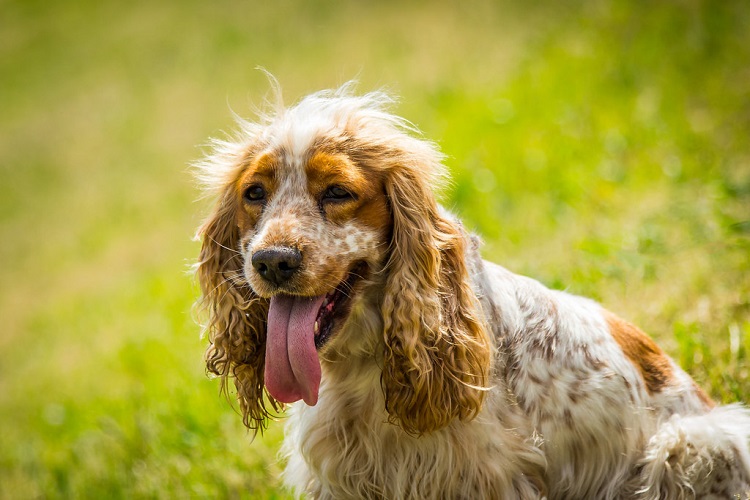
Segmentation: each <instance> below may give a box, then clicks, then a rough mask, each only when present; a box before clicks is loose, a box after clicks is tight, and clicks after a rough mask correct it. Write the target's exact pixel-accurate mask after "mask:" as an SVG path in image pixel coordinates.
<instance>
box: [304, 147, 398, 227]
mask: <svg viewBox="0 0 750 500" xmlns="http://www.w3.org/2000/svg"><path fill="white" fill-rule="evenodd" d="M305 173H306V175H307V180H308V181H307V182H308V191H309V192H310V194H311V195H312V196H313V197H314V198H315V199H320V198H321V197H322V196H323V193H324V192H325V191H326V190H327V189H328V188H329V187H331V186H340V187H342V188H344V189H346V190H347V191H349V192H350V193H352V194H353V195H354V200H352V201H351V202H344V203H330V204H328V205H326V206H324V207H323V208H324V210H325V213H326V217H327V218H329V219H330V220H331V221H333V222H337V223H345V222H347V221H350V220H354V219H356V220H357V221H358V222H360V223H362V224H364V225H365V226H367V227H369V228H372V229H375V230H378V231H379V233H380V235H381V237H383V238H385V237H387V236H388V234H389V232H390V225H391V222H390V220H391V217H390V213H389V211H388V204H387V201H386V197H385V187H384V182H383V179H382V177H383V175H382V174H381V173H379V172H367V173H365V172H364V171H363V170H362V169H361V168H360V167H358V166H357V165H356V164H354V163H353V162H352V161H351V160H350V159H349V158H348V156H347V155H345V154H337V153H328V152H324V151H317V152H315V154H313V155H312V157H311V158H310V160H309V161H308V162H307V165H306V166H305Z"/></svg>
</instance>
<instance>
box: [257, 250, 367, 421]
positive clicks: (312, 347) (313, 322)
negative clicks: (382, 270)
mask: <svg viewBox="0 0 750 500" xmlns="http://www.w3.org/2000/svg"><path fill="white" fill-rule="evenodd" d="M367 273H368V267H367V265H366V264H364V263H360V264H358V265H356V266H354V267H353V268H352V270H351V271H349V274H348V275H347V277H346V278H345V279H344V280H343V281H342V282H341V283H339V284H338V286H337V287H336V288H335V289H333V290H332V291H330V292H328V293H327V294H325V295H319V296H316V297H299V296H293V295H284V294H278V295H274V296H273V297H271V302H270V304H269V307H268V323H267V328H266V357H265V363H266V364H265V374H264V377H265V384H266V389H267V390H268V392H269V394H271V396H273V397H274V398H275V399H277V400H278V401H281V402H282V403H293V402H294V401H298V400H300V399H304V400H305V402H306V403H307V404H308V405H310V406H313V405H315V404H316V403H317V402H318V389H319V387H320V379H321V368H320V360H319V359H318V350H319V349H321V348H322V347H323V346H324V345H326V343H328V341H329V340H330V339H331V338H332V337H334V336H335V334H336V332H337V331H339V330H340V329H341V327H342V326H343V324H344V323H345V322H346V319H347V317H348V316H349V314H350V313H351V309H352V297H353V296H354V295H355V294H356V293H357V291H358V290H357V285H358V284H359V283H361V282H362V281H363V280H364V278H365V277H366V274H367Z"/></svg>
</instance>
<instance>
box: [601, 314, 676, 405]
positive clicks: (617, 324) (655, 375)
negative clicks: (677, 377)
mask: <svg viewBox="0 0 750 500" xmlns="http://www.w3.org/2000/svg"><path fill="white" fill-rule="evenodd" d="M604 319H605V320H606V321H607V324H608V325H609V331H610V334H611V335H612V338H614V339H615V342H617V343H618V344H619V345H620V348H621V349H622V352H623V353H625V356H627V357H628V359H629V360H630V361H631V362H632V363H633V364H634V365H635V367H636V368H637V369H638V371H639V372H640V373H641V376H642V377H643V381H644V382H645V383H646V389H647V390H648V392H649V394H653V393H655V392H660V391H661V390H662V389H663V388H664V387H665V386H667V385H669V384H670V383H671V382H672V381H673V380H674V372H673V370H672V363H671V362H670V360H669V357H667V355H666V354H665V353H664V351H662V350H661V348H659V346H658V345H656V342H654V341H653V340H652V339H651V337H649V336H648V335H646V334H645V333H644V332H643V331H641V330H640V329H638V328H637V327H635V326H633V325H631V324H630V323H628V322H627V321H625V320H623V319H621V318H618V317H617V316H615V315H614V314H612V313H610V312H608V311H604Z"/></svg>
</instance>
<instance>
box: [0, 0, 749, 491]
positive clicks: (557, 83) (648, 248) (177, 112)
mask: <svg viewBox="0 0 750 500" xmlns="http://www.w3.org/2000/svg"><path fill="white" fill-rule="evenodd" d="M2 10H3V15H2V16H0V86H1V89H2V91H1V92H0V109H2V110H3V112H2V113H0V176H1V177H0V178H1V179H2V182H0V237H2V242H3V243H2V245H0V261H1V262H2V266H0V318H2V323H3V329H2V331H1V333H0V497H2V498H6V497H8V498H30V497H39V496H44V497H53V498H56V497H71V496H73V497H89V498H118V497H128V498H130V497H154V496H156V497H184V496H206V497H243V496H244V497H249V498H254V497H273V496H274V495H277V496H278V495H281V494H280V493H278V492H279V486H278V485H279V482H278V472H279V469H280V466H279V465H278V464H277V463H276V458H275V454H276V450H277V448H278V443H279V440H280V436H281V432H282V429H281V424H274V425H272V426H271V428H270V430H269V431H268V433H267V434H266V435H265V436H262V437H260V436H259V437H258V438H257V439H256V440H255V441H254V442H252V443H251V442H250V436H249V435H248V434H247V432H246V431H245V430H244V429H243V428H242V425H241V420H240V418H239V416H238V415H237V414H236V413H235V412H234V411H233V409H232V408H231V406H230V405H229V404H228V403H227V402H226V401H224V400H223V398H222V397H221V396H220V395H219V393H218V383H217V382H216V381H213V380H209V379H208V378H207V377H206V376H205V373H204V370H203V367H202V361H201V356H202V351H203V349H204V342H203V341H202V340H201V339H200V338H199V327H198V326H197V325H196V323H195V321H194V318H193V315H192V312H191V304H192V302H193V300H194V299H195V298H196V294H197V291H196V287H195V285H194V283H193V282H192V280H191V278H190V276H189V275H188V268H189V265H190V263H191V262H192V261H193V259H194V258H195V256H196V255H197V252H198V246H197V244H196V243H195V242H192V241H191V237H192V233H193V231H194V229H195V227H196V226H197V225H198V223H199V222H200V219H201V216H202V214H204V213H205V212H206V210H207V208H208V207H207V206H206V204H205V203H203V202H195V201H194V200H196V199H197V198H198V193H197V192H196V190H195V187H194V185H193V182H192V180H191V179H190V177H189V174H188V170H187V164H188V163H189V162H190V161H192V160H195V159H196V158H198V157H199V156H200V155H201V151H200V148H199V147H197V145H200V144H201V143H203V142H205V140H206V138H207V137H209V136H211V135H218V134H219V133H220V130H222V129H224V130H226V129H231V127H232V124H231V112H230V108H232V109H233V110H234V111H236V112H238V113H239V114H241V115H245V116H250V115H251V105H252V104H253V103H259V102H260V101H261V99H262V96H263V94H264V93H265V92H266V91H267V83H266V82H265V77H264V76H263V74H262V73H260V72H258V71H256V70H255V67H256V66H263V67H266V68H267V69H269V70H270V71H272V72H273V73H274V74H276V76H277V77H278V78H279V80H280V81H281V83H282V86H283V87H284V89H285V94H286V96H287V99H288V100H289V101H293V100H294V99H295V98H297V97H299V96H301V95H303V94H304V93H307V92H310V91H313V90H317V89H320V88H325V87H333V86H336V85H339V84H341V83H343V82H344V81H346V80H348V79H350V78H353V77H358V78H359V79H360V80H361V82H362V83H361V88H362V89H363V90H369V89H372V88H378V87H381V86H388V87H390V88H391V89H393V90H394V91H396V92H398V93H399V94H401V96H402V102H401V104H400V105H399V106H398V109H397V112H399V113H400V114H402V115H404V116H405V117H407V118H408V119H410V120H412V121H413V122H415V123H416V124H417V125H418V126H419V127H420V128H422V129H423V130H424V131H425V135H426V137H428V138H430V139H434V140H436V141H437V142H438V143H439V144H440V145H441V147H442V149H443V150H444V151H445V152H446V153H447V154H448V155H449V159H448V161H447V163H448V166H449V167H450V169H451V171H452V173H453V177H454V182H453V184H452V186H451V188H450V189H448V190H447V191H446V192H445V194H444V201H445V204H446V205H447V206H449V207H450V208H451V209H453V210H454V211H456V212H458V213H460V214H461V216H462V218H463V219H464V221H465V222H466V224H467V226H469V227H470V228H473V229H474V230H476V231H478V232H479V233H480V234H481V235H482V236H483V238H484V240H485V250H484V253H485V256H486V257H487V258H489V259H491V260H494V261H496V262H499V263H502V264H503V265H506V266H507V267H509V268H510V269H512V270H515V271H518V272H521V273H524V274H528V275H531V276H533V277H535V278H537V279H540V280H541V281H543V282H544V283H546V284H547V285H549V286H552V287H555V288H560V289H568V290H569V291H571V292H574V293H579V294H583V295H587V296H591V297H594V298H596V299H597V300H600V301H601V302H603V303H604V304H605V306H607V307H608V308H610V309H612V310H614V311H616V312H617V313H618V314H620V315H622V316H624V317H626V318H628V319H630V320H632V321H634V322H635V323H637V324H638V325H640V326H642V327H643V328H644V329H645V330H647V331H648V332H650V333H651V334H652V335H653V336H654V337H655V338H656V339H657V340H658V341H659V343H660V344H661V345H662V346H664V347H665V349H667V351H668V352H669V353H670V354H671V355H673V356H674V357H675V359H677V360H678V361H679V362H680V363H681V364H682V365H683V366H684V367H686V368H687V369H688V370H689V371H690V373H691V374H692V375H693V376H694V377H695V378H696V379H697V380H698V381H699V382H700V383H701V384H702V385H703V386H704V387H705V388H706V389H707V390H709V392H710V393H711V394H712V396H713V397H715V398H717V399H719V400H722V401H736V400H747V399H748V395H749V394H750V379H749V378H748V377H749V374H748V361H747V359H748V355H749V354H750V299H749V297H750V279H749V278H748V271H749V269H750V258H749V257H748V255H750V144H749V143H748V137H750V133H749V132H750V72H749V71H748V68H750V45H748V44H747V43H746V37H747V33H750V12H748V10H750V4H747V3H746V2H740V1H736V2H735V1H727V2H721V3H718V2H700V1H686V2H656V3H651V4H648V5H643V6H639V5H638V4H637V3H635V2H627V1H625V0H622V1H620V0H608V1H598V2H588V3H585V4H583V3H582V4H578V3H577V2H569V3H565V4H561V3H558V2H555V3H552V2H550V3H549V4H545V3H542V4H539V3H537V4H536V6H535V7H533V8H529V7H526V6H523V5H522V4H520V3H518V4H514V3H481V4H480V3H473V2H471V3H470V2H466V3H465V4H463V5H462V6H458V5H451V4H449V3H440V2H430V3H429V4H427V3H426V4H424V5H420V4H409V6H405V5H403V4H402V3H397V2H392V3H391V2H372V3H360V2H358V3H347V4H345V5H340V6H338V7H333V6H331V5H329V4H323V3H321V4H318V3H317V2H291V1H282V2H277V3H274V4H273V5H272V4H270V3H269V4H262V5H256V6H254V8H252V9H251V8H250V7H248V6H247V5H246V4H243V3H239V2H238V3H236V4H231V5H229V4H227V5H223V6H221V7H219V6H218V5H216V4H213V3H207V2H193V1H186V2H150V3H147V2H143V3H117V2H110V3H107V2H86V1H83V0H81V1H78V2H66V3H60V4H49V3H44V2H34V1H17V2H4V3H3V9H2Z"/></svg>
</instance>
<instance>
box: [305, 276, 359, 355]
mask: <svg viewBox="0 0 750 500" xmlns="http://www.w3.org/2000/svg"><path fill="white" fill-rule="evenodd" d="M366 272H367V265H366V264H364V263H361V264H359V265H357V266H355V267H354V268H353V269H352V270H351V271H350V272H349V275H348V276H347V277H346V279H345V280H344V281H342V282H341V283H339V285H338V286H337V287H336V288H334V289H333V291H331V292H328V293H327V294H326V295H325V297H324V298H323V303H322V305H321V306H320V309H319V310H318V315H317V316H316V318H315V323H314V325H313V332H314V334H315V348H316V349H320V348H321V347H323V346H324V345H325V344H326V343H327V342H328V340H329V339H330V338H331V337H332V333H333V332H334V331H335V330H336V329H337V328H338V327H340V326H341V325H343V323H345V322H346V318H347V317H348V316H349V313H350V312H351V309H352V297H353V294H354V291H355V286H356V284H357V283H358V282H359V281H361V280H362V279H364V277H365V274H366Z"/></svg>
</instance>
